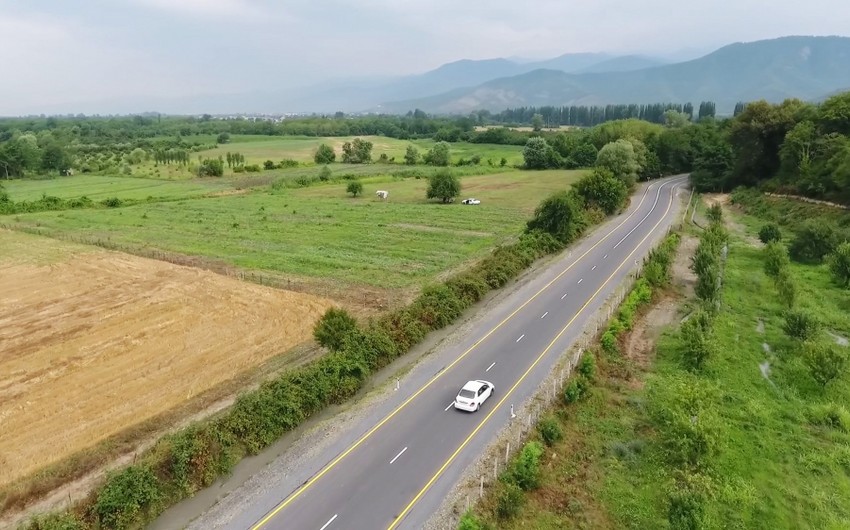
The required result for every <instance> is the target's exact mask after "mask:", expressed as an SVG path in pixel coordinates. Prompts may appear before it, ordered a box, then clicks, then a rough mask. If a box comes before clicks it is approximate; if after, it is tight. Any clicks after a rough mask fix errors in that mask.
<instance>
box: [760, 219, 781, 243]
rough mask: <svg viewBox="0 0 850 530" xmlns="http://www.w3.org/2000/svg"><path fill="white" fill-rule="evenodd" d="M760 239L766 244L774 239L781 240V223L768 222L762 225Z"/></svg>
mask: <svg viewBox="0 0 850 530" xmlns="http://www.w3.org/2000/svg"><path fill="white" fill-rule="evenodd" d="M759 240H760V241H761V242H762V243H764V244H765V245H767V244H768V243H772V242H774V241H781V240H782V231H781V230H780V229H779V225H778V224H776V223H767V224H766V225H764V226H762V227H761V230H759Z"/></svg>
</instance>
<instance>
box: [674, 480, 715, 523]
mask: <svg viewBox="0 0 850 530" xmlns="http://www.w3.org/2000/svg"><path fill="white" fill-rule="evenodd" d="M706 482H708V479H707V478H705V477H702V476H701V475H697V474H692V473H685V474H683V476H682V477H680V478H679V480H678V481H677V483H676V484H675V486H674V487H673V488H671V489H670V492H669V493H668V496H667V501H668V503H669V505H668V508H667V521H668V522H669V523H670V528H671V529H674V530H699V529H700V528H705V504H706V491H705V490H706V487H705V486H703V484H704V483H706Z"/></svg>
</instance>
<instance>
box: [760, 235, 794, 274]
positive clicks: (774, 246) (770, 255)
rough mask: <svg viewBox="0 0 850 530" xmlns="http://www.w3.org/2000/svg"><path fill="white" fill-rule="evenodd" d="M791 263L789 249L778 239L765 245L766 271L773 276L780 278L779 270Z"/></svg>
mask: <svg viewBox="0 0 850 530" xmlns="http://www.w3.org/2000/svg"><path fill="white" fill-rule="evenodd" d="M790 265H791V260H790V259H789V258H788V250H787V249H786V248H785V245H783V244H782V243H779V242H778V241H770V242H768V243H767V246H765V247H764V273H765V274H767V275H768V276H770V277H771V278H774V279H776V278H778V277H779V271H781V270H782V269H787V268H788V267H789V266H790Z"/></svg>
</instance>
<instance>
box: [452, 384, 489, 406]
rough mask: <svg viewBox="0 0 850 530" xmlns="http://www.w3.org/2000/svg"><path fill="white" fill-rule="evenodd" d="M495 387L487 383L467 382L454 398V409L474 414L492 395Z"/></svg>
mask: <svg viewBox="0 0 850 530" xmlns="http://www.w3.org/2000/svg"><path fill="white" fill-rule="evenodd" d="M493 391H495V387H494V386H493V383H490V382H489V381H469V382H467V383H466V384H465V385H463V388H461V389H460V392H458V394H457V397H456V398H455V408H456V409H460V410H465V411H467V412H475V411H477V410H478V409H480V408H481V405H482V404H483V403H484V402H485V401H487V398H489V397H490V396H492V395H493Z"/></svg>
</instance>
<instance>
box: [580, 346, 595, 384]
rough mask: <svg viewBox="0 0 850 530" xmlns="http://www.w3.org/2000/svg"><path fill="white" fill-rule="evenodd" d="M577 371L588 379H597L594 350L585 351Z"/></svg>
mask: <svg viewBox="0 0 850 530" xmlns="http://www.w3.org/2000/svg"><path fill="white" fill-rule="evenodd" d="M577 371H578V373H579V374H580V375H581V376H582V377H585V378H586V379H587V380H588V381H593V380H594V379H596V357H594V355H593V352H590V351H588V352H585V354H584V355H583V356H582V358H581V360H580V361H579V363H578V368H577Z"/></svg>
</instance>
